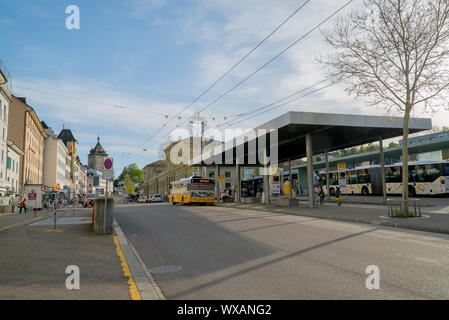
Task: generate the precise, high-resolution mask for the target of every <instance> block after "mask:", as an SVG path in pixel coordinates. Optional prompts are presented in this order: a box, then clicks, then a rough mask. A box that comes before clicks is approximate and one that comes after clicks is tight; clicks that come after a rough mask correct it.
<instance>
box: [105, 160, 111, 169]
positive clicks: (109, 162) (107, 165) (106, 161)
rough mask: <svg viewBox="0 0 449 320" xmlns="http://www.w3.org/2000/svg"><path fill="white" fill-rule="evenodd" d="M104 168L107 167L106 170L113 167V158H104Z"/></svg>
mask: <svg viewBox="0 0 449 320" xmlns="http://www.w3.org/2000/svg"><path fill="white" fill-rule="evenodd" d="M104 168H105V169H106V170H111V169H112V159H110V158H106V159H105V160H104Z"/></svg>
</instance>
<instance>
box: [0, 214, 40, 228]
mask: <svg viewBox="0 0 449 320" xmlns="http://www.w3.org/2000/svg"><path fill="white" fill-rule="evenodd" d="M41 219H43V218H42V217H39V218H34V219H31V220H26V221H22V222H19V223H15V224H11V225H9V226H6V227H3V228H0V231H4V230H7V229H10V228H13V227H16V226H20V225H21V224H25V223H28V222H33V221H37V220H41Z"/></svg>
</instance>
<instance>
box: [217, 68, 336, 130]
mask: <svg viewBox="0 0 449 320" xmlns="http://www.w3.org/2000/svg"><path fill="white" fill-rule="evenodd" d="M334 77H335V76H333V77H329V78H326V79H323V80H320V81H318V82H316V83H314V84H312V85H310V86H308V87H306V88H303V89H301V90H299V91H296V92H294V93H292V94H289V95H288V96H286V97H284V98H281V99H279V100H276V101H274V102H272V103H270V104H267V105H265V106H263V107H259V108H256V109H254V110H252V111H248V112H245V113H242V114H241V115H240V116H239V117H237V118H241V117H245V116H248V115H250V114H253V113H255V112H257V111H260V110H263V109H266V108H269V107H271V106H273V105H276V104H278V103H282V102H283V101H284V100H287V99H290V98H293V97H294V96H296V95H298V94H301V93H303V92H305V91H307V90H309V89H312V88H314V87H316V86H318V85H320V84H322V83H324V82H326V81H329V80H331V79H332V78H334ZM236 120H237V119H234V120H229V121H227V122H225V123H223V124H221V125H219V127H222V126H224V125H228V124H230V123H231V124H232V122H234V121H236Z"/></svg>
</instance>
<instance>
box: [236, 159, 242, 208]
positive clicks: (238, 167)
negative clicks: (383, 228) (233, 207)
mask: <svg viewBox="0 0 449 320" xmlns="http://www.w3.org/2000/svg"><path fill="white" fill-rule="evenodd" d="M235 185H236V186H235V202H237V203H240V196H241V190H240V188H241V183H240V165H239V162H238V159H236V161H235Z"/></svg>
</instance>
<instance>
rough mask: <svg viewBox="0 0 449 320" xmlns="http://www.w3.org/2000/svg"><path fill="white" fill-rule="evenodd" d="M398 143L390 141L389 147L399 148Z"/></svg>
mask: <svg viewBox="0 0 449 320" xmlns="http://www.w3.org/2000/svg"><path fill="white" fill-rule="evenodd" d="M397 147H398V144H397V143H394V142H390V144H389V145H388V149H392V148H397Z"/></svg>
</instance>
